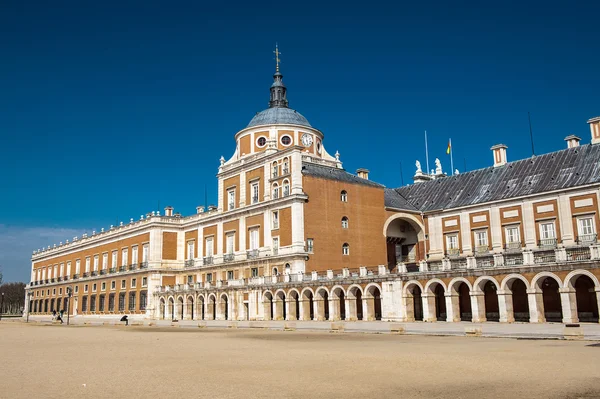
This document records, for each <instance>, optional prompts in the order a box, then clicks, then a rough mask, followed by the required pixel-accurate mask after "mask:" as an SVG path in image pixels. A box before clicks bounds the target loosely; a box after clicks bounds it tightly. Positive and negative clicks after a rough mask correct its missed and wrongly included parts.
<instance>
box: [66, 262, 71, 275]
mask: <svg viewBox="0 0 600 399" xmlns="http://www.w3.org/2000/svg"><path fill="white" fill-rule="evenodd" d="M70 275H71V262H70V261H69V262H67V276H70Z"/></svg>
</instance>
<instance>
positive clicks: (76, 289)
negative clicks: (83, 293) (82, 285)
mask: <svg viewBox="0 0 600 399" xmlns="http://www.w3.org/2000/svg"><path fill="white" fill-rule="evenodd" d="M78 292H79V286H78V285H76V286H75V293H76V294H77V293H78Z"/></svg>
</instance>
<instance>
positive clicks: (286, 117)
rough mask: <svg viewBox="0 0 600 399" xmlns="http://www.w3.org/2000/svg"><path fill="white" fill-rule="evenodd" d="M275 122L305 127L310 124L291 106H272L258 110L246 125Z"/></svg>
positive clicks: (272, 123) (273, 123) (271, 123)
mask: <svg viewBox="0 0 600 399" xmlns="http://www.w3.org/2000/svg"><path fill="white" fill-rule="evenodd" d="M275 124H290V125H302V126H307V127H312V126H310V123H308V120H306V118H305V117H304V116H302V114H301V113H300V112H297V111H296V110H293V109H291V108H283V107H273V108H267V109H265V110H264V111H261V112H259V113H258V114H256V115H255V116H254V118H252V120H251V121H250V123H248V126H247V127H253V126H259V125H275Z"/></svg>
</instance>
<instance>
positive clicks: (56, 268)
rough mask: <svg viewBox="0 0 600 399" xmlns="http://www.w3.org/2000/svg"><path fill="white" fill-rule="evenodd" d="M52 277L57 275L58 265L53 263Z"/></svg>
mask: <svg viewBox="0 0 600 399" xmlns="http://www.w3.org/2000/svg"><path fill="white" fill-rule="evenodd" d="M52 277H54V278H57V277H58V265H54V274H53V275H52Z"/></svg>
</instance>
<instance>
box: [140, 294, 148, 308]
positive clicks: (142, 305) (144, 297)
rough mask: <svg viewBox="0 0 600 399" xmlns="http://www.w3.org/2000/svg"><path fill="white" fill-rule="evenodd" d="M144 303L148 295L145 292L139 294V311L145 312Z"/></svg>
mask: <svg viewBox="0 0 600 399" xmlns="http://www.w3.org/2000/svg"><path fill="white" fill-rule="evenodd" d="M146 302H148V293H147V292H146V291H141V292H140V310H146Z"/></svg>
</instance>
